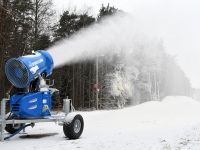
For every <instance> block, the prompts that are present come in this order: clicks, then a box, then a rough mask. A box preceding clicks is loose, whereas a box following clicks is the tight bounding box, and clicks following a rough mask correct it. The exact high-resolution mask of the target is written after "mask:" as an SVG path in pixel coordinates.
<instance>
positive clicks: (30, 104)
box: [5, 50, 54, 118]
mask: <svg viewBox="0 0 200 150" xmlns="http://www.w3.org/2000/svg"><path fill="white" fill-rule="evenodd" d="M53 65H54V62H53V59H52V57H51V55H50V54H49V53H48V52H46V51H44V50H39V51H37V52H36V53H35V54H32V55H27V56H22V57H19V58H11V59H9V60H8V61H7V62H6V66H5V71H6V75H7V78H8V80H9V81H10V82H11V83H12V84H13V85H14V86H16V87H17V88H18V90H19V91H20V92H18V93H17V94H15V95H13V96H12V97H11V99H10V109H11V112H12V113H13V114H14V115H17V116H20V117H23V118H30V117H32V118H35V117H44V116H50V112H51V107H52V106H51V103H52V102H51V101H52V100H51V91H50V90H49V88H48V86H47V85H46V82H45V80H44V77H46V76H49V75H50V74H51V73H52V70H53ZM21 89H26V90H21Z"/></svg>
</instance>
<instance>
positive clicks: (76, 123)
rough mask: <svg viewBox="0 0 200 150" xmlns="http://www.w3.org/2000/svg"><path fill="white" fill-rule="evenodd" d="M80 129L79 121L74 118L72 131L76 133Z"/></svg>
mask: <svg viewBox="0 0 200 150" xmlns="http://www.w3.org/2000/svg"><path fill="white" fill-rule="evenodd" d="M80 130H81V121H80V120H78V119H76V120H75V122H74V132H75V133H78V132H79V131H80Z"/></svg>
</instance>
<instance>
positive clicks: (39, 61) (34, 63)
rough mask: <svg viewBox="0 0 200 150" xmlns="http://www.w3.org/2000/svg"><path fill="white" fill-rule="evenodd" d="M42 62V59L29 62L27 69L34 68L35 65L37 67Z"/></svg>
mask: <svg viewBox="0 0 200 150" xmlns="http://www.w3.org/2000/svg"><path fill="white" fill-rule="evenodd" d="M43 61H44V59H42V58H41V59H38V60H37V61H34V62H32V63H31V62H30V61H29V67H34V66H36V65H38V64H39V63H41V62H43Z"/></svg>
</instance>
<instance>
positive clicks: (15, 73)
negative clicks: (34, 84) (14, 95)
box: [5, 58, 29, 88]
mask: <svg viewBox="0 0 200 150" xmlns="http://www.w3.org/2000/svg"><path fill="white" fill-rule="evenodd" d="M5 69H6V70H5V71H6V75H7V78H8V80H9V81H10V82H11V83H12V84H13V85H14V86H16V87H18V88H24V87H26V86H28V84H29V74H28V73H29V72H28V70H27V68H26V66H25V65H24V64H23V63H22V62H21V61H19V60H16V59H14V58H13V59H10V60H8V61H7V63H6V68H5Z"/></svg>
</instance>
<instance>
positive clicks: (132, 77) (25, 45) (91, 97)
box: [0, 0, 193, 109]
mask: <svg viewBox="0 0 200 150" xmlns="http://www.w3.org/2000/svg"><path fill="white" fill-rule="evenodd" d="M52 6H53V5H52V1H51V0H46V1H43V0H24V1H20V0H0V83H1V84H0V91H1V92H0V99H2V98H3V97H6V93H8V94H12V92H13V93H14V88H13V87H12V86H11V84H10V83H9V82H8V81H7V78H6V76H5V70H4V66H5V62H6V61H7V60H8V59H10V58H12V57H18V56H22V55H26V54H30V53H31V51H32V50H38V49H47V48H48V47H49V46H51V45H53V44H54V43H55V42H57V41H59V40H61V39H64V38H70V36H72V35H73V34H74V33H76V32H77V31H79V30H80V29H82V28H87V27H88V26H90V25H91V24H93V23H98V22H99V21H101V19H102V18H103V17H104V16H107V15H112V14H114V13H116V12H119V11H120V12H122V11H121V10H119V9H117V8H115V7H111V6H110V5H109V4H108V5H107V6H104V5H102V6H101V7H100V10H99V14H98V16H97V17H96V18H95V17H94V16H91V15H89V12H88V11H85V12H82V13H80V12H77V11H70V10H66V11H64V12H63V14H62V15H61V16H60V19H59V21H58V22H53V21H52V20H54V17H55V16H54V14H55V11H54V10H53V8H52ZM98 42H100V41H98ZM153 45H154V46H153V47H152V46H151V43H145V42H144V43H141V44H139V45H138V47H137V48H136V49H134V51H136V52H134V53H129V54H127V56H124V54H123V53H122V52H118V53H114V54H113V55H112V56H104V57H99V58H98V82H99V87H98V88H99V91H98V107H99V108H100V109H110V108H117V107H118V108H121V107H123V106H124V105H133V104H134V105H135V104H140V103H143V102H146V101H150V100H160V99H161V98H163V97H165V96H168V95H185V96H191V94H192V92H193V89H192V88H191V85H190V81H189V79H188V78H187V77H186V76H185V73H184V72H183V71H182V70H181V68H180V66H178V64H177V62H176V58H175V57H173V56H170V55H168V54H167V53H166V52H165V49H164V47H163V42H162V41H158V42H156V43H153ZM149 47H151V49H150V50H149ZM150 51H151V53H150ZM126 60H129V61H126ZM96 65H97V63H96V59H93V60H87V61H86V60H85V61H83V62H79V63H73V64H70V65H67V66H62V67H60V68H57V69H55V70H54V71H53V74H52V75H51V77H50V79H54V80H55V84H54V86H55V87H56V88H58V89H59V90H60V93H59V95H54V96H53V107H54V108H61V107H62V99H64V98H66V97H67V96H68V97H69V98H71V99H72V101H73V105H74V106H75V108H79V109H83V108H84V109H86V108H87V109H95V108H96V106H97V104H96V102H97V101H96V94H97V89H96V88H95V87H94V85H95V83H96Z"/></svg>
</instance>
